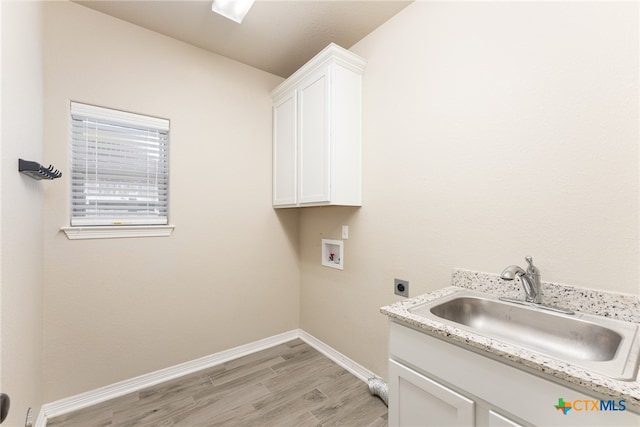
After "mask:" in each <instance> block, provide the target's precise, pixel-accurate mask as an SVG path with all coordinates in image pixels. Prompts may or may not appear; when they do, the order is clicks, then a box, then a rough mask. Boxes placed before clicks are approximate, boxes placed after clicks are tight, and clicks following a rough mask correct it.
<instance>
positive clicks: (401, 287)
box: [393, 279, 409, 298]
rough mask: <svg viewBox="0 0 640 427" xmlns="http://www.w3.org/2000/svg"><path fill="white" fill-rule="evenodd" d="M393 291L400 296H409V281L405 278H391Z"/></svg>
mask: <svg viewBox="0 0 640 427" xmlns="http://www.w3.org/2000/svg"><path fill="white" fill-rule="evenodd" d="M393 293H395V294H396V295H400V296H401V297H407V298H408V297H409V282H408V281H406V280H400V279H393Z"/></svg>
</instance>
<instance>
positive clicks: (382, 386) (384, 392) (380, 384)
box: [367, 377, 389, 406]
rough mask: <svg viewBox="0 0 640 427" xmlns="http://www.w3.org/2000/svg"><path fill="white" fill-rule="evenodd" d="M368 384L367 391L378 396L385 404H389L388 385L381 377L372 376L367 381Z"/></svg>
mask: <svg viewBox="0 0 640 427" xmlns="http://www.w3.org/2000/svg"><path fill="white" fill-rule="evenodd" d="M367 383H368V384H369V391H370V392H371V394H372V395H374V396H378V397H379V398H380V399H382V401H383V402H384V404H385V405H386V406H389V403H388V401H387V400H388V397H389V386H388V385H387V383H386V382H384V380H383V379H382V378H379V377H373V378H369V381H368V382H367Z"/></svg>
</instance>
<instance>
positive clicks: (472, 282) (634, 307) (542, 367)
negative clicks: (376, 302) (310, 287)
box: [380, 269, 640, 411]
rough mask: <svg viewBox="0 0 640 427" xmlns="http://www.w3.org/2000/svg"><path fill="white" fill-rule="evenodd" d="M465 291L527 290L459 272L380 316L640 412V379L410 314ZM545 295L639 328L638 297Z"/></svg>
mask: <svg viewBox="0 0 640 427" xmlns="http://www.w3.org/2000/svg"><path fill="white" fill-rule="evenodd" d="M514 282H515V283H514ZM466 290H473V291H477V292H483V293H488V294H493V295H500V296H506V297H510V298H522V290H521V289H520V284H519V283H518V282H517V281H512V282H507V281H504V280H501V279H500V278H499V277H498V275H494V274H488V273H480V272H474V271H468V270H461V269H455V270H454V272H453V275H452V285H451V286H448V287H445V288H443V289H439V290H437V291H434V292H430V293H427V294H424V295H421V296H418V297H415V298H410V299H406V300H403V301H400V302H397V303H394V304H391V305H387V306H384V307H382V308H381V309H380V312H381V313H383V314H385V315H387V316H389V318H390V319H393V320H397V321H399V322H402V323H405V324H408V325H410V326H412V327H414V328H417V329H421V330H424V331H425V332H428V333H430V334H432V335H436V336H440V337H441V338H443V339H445V340H451V341H453V342H454V343H457V344H459V345H462V346H467V347H471V348H473V349H474V350H476V351H480V352H481V353H486V354H487V355H490V356H494V357H498V358H501V359H504V360H506V361H508V362H511V364H512V365H516V366H518V365H521V366H523V367H526V368H529V370H534V371H539V372H541V373H543V374H545V375H547V376H550V377H552V378H554V379H556V380H560V381H561V382H567V383H571V384H574V385H577V386H579V387H582V388H585V389H588V390H591V391H594V392H597V393H599V394H603V395H605V396H610V397H611V398H613V399H624V400H626V402H627V404H628V405H631V406H632V407H633V409H634V410H635V411H640V374H638V375H637V376H636V379H635V380H633V381H622V380H616V379H612V378H609V377H607V376H604V375H600V374H597V373H595V372H591V371H588V370H585V369H584V368H582V367H579V366H576V365H573V364H570V363H566V362H562V361H559V360H557V359H553V358H551V357H546V356H544V355H542V354H539V353H535V352H531V351H528V350H526V349H523V348H521V347H518V346H514V345H511V344H507V343H504V342H501V341H499V340H495V339H491V338H487V337H485V336H483V335H480V334H476V333H473V332H470V331H468V330H464V329H461V328H457V327H455V326H453V325H452V324H449V323H444V322H439V321H436V320H433V319H429V318H426V317H423V316H420V315H417V314H413V313H411V312H410V311H409V309H410V308H412V307H414V306H416V305H420V304H424V303H426V302H428V301H432V300H435V299H438V298H441V297H444V296H446V295H450V294H452V293H456V292H460V291H466ZM542 295H543V299H544V302H545V303H546V304H550V305H555V306H559V307H564V308H568V309H571V310H574V311H579V312H583V313H589V314H596V315H600V316H605V317H610V318H614V319H618V320H624V321H627V322H632V323H638V324H640V297H639V296H635V295H624V294H616V293H611V292H604V291H597V290H591V289H583V288H577V287H572V286H568V285H562V284H557V283H550V282H542Z"/></svg>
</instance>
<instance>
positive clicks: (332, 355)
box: [298, 329, 379, 382]
mask: <svg viewBox="0 0 640 427" xmlns="http://www.w3.org/2000/svg"><path fill="white" fill-rule="evenodd" d="M298 332H299V338H300V339H301V340H303V341H304V342H306V343H307V344H309V345H310V346H311V347H313V348H315V349H316V350H318V351H319V352H320V353H322V354H324V355H325V356H327V357H328V358H329V359H331V360H333V361H334V362H336V363H337V364H338V365H340V366H342V367H343V368H344V369H346V370H347V371H349V372H350V373H351V374H353V375H355V376H356V377H357V378H359V379H360V380H362V381H364V382H367V381H368V380H369V379H371V378H374V377H377V378H379V377H378V375H376V374H374V373H373V372H371V371H370V370H368V369H367V368H365V367H364V366H362V365H360V364H359V363H356V362H354V361H353V360H351V359H349V358H348V357H347V356H345V355H344V354H342V353H340V352H339V351H338V350H336V349H334V348H333V347H330V346H328V345H327V344H325V343H323V342H322V341H320V340H319V339H317V338H316V337H314V336H313V335H311V334H309V333H307V332H305V331H303V330H302V329H298Z"/></svg>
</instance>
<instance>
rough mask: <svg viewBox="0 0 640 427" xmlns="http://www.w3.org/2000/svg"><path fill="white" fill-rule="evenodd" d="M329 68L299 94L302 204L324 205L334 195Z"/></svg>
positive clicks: (311, 78) (299, 189)
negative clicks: (332, 192) (331, 184)
mask: <svg viewBox="0 0 640 427" xmlns="http://www.w3.org/2000/svg"><path fill="white" fill-rule="evenodd" d="M329 79H330V71H329V68H327V69H325V70H323V71H321V72H318V73H315V74H313V75H311V76H310V77H309V78H308V79H306V80H304V81H303V82H302V83H301V85H300V88H299V90H298V150H299V153H298V161H299V164H298V165H299V175H298V179H299V181H298V185H299V188H298V195H299V197H298V202H299V203H300V204H305V203H311V204H314V203H323V202H329V201H330V200H331V194H330V185H329V180H330V169H329V168H330V164H329V162H330V157H329V156H330V152H329V149H330V137H331V135H330V132H329V129H330V124H331V123H330V112H329V108H330V98H329V97H330V94H329V87H330V86H329V84H330V82H329Z"/></svg>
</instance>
